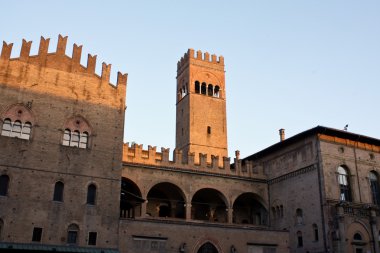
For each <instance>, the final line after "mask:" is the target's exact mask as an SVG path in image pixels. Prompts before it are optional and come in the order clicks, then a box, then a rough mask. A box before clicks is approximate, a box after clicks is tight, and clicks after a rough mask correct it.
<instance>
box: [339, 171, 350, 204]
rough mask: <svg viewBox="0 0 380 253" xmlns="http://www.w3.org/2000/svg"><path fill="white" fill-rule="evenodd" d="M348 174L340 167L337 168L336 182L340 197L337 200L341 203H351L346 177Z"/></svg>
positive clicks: (348, 183) (347, 178)
mask: <svg viewBox="0 0 380 253" xmlns="http://www.w3.org/2000/svg"><path fill="white" fill-rule="evenodd" d="M348 175H349V174H348V172H347V170H346V169H345V168H343V167H342V166H339V167H338V182H339V188H340V197H339V199H340V200H342V201H349V202H351V201H352V199H351V190H350V182H349V177H348Z"/></svg>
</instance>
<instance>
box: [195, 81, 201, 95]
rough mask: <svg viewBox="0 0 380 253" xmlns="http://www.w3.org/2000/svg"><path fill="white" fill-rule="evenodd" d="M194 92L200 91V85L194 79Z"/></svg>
mask: <svg viewBox="0 0 380 253" xmlns="http://www.w3.org/2000/svg"><path fill="white" fill-rule="evenodd" d="M195 93H200V85H199V82H198V81H195Z"/></svg>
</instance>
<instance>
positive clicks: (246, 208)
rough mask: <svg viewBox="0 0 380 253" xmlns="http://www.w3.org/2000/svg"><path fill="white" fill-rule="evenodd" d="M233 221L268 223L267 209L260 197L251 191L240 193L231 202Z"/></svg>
mask: <svg viewBox="0 0 380 253" xmlns="http://www.w3.org/2000/svg"><path fill="white" fill-rule="evenodd" d="M233 210H234V213H233V222H234V223H237V224H253V225H266V224H268V211H267V208H266V207H265V206H264V205H263V200H262V198H261V197H260V196H259V195H257V194H254V193H252V192H244V193H242V194H240V195H239V196H238V197H237V198H236V199H235V201H234V203H233Z"/></svg>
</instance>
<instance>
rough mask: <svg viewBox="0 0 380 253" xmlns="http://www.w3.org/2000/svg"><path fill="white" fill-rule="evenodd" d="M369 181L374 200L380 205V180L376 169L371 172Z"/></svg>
mask: <svg viewBox="0 0 380 253" xmlns="http://www.w3.org/2000/svg"><path fill="white" fill-rule="evenodd" d="M369 183H370V187H371V193H372V202H373V203H374V204H375V205H380V191H379V180H378V177H377V174H376V173H375V172H374V171H371V172H370V173H369Z"/></svg>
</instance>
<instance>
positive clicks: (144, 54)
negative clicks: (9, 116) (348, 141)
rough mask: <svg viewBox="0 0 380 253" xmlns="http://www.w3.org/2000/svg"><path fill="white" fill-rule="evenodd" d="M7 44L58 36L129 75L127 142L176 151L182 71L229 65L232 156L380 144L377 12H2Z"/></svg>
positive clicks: (354, 7) (144, 7)
mask: <svg viewBox="0 0 380 253" xmlns="http://www.w3.org/2000/svg"><path fill="white" fill-rule="evenodd" d="M0 2H1V6H2V7H1V9H2V14H1V15H0V39H1V40H4V41H6V42H13V43H14V49H13V54H12V56H13V57H17V56H18V55H19V48H20V46H21V40H22V38H25V39H26V40H32V41H33V44H32V54H36V53H37V50H38V43H39V40H40V36H44V37H50V38H51V42H50V47H49V52H52V51H55V48H56V42H57V37H58V34H62V35H64V36H66V35H67V36H68V37H69V40H68V47H67V51H66V54H68V55H70V56H71V53H72V44H73V43H77V44H82V45H83V53H82V63H83V64H86V61H87V57H86V56H87V53H91V54H96V55H98V64H97V72H98V73H100V69H101V62H103V61H105V62H107V63H111V64H112V75H111V78H112V79H113V80H115V79H116V72H117V71H121V72H126V73H128V87H127V106H128V108H127V111H126V122H125V137H124V140H125V141H126V142H127V141H129V142H132V141H134V142H136V143H139V144H144V147H147V145H153V146H157V148H158V149H159V148H160V147H167V148H170V149H171V151H172V150H173V149H174V146H175V98H176V79H175V77H176V67H177V61H178V60H179V59H180V57H181V56H183V54H184V53H185V52H186V51H187V49H188V48H194V49H195V50H202V51H208V52H209V53H210V54H216V55H223V56H224V57H225V65H226V66H225V68H226V94H227V121H228V125H227V126H228V145H229V147H228V148H229V155H230V156H231V157H233V156H234V151H235V150H237V149H239V150H240V151H241V156H243V157H244V156H247V155H250V154H252V153H255V152H257V151H259V150H261V149H263V148H266V147H268V146H270V145H272V144H274V143H276V142H278V141H279V135H278V130H279V129H280V128H285V129H286V136H287V137H290V136H293V135H295V134H297V133H299V132H302V131H305V130H307V129H310V128H312V127H315V126H317V125H323V126H328V127H332V128H337V129H343V128H344V126H345V125H346V124H348V125H349V127H348V131H350V132H354V133H358V134H363V135H367V136H371V137H375V138H380V113H379V108H380V105H379V104H380V99H379V98H380V1H379V0H373V1H371V0H368V1H367V0H363V1H357V0H336V1H335V0H298V1H296V0H287V1H283V0H278V1H271V0H269V1H266V0H265V1H264V0H262V1H255V0H247V1H241V0H237V1H228V0H192V1H175V0H160V1H153V0H151V1H69V0H65V1H47V0H46V1H38V0H34V1H30V0H23V1H21V0H20V1H16V0H15V1H0Z"/></svg>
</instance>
